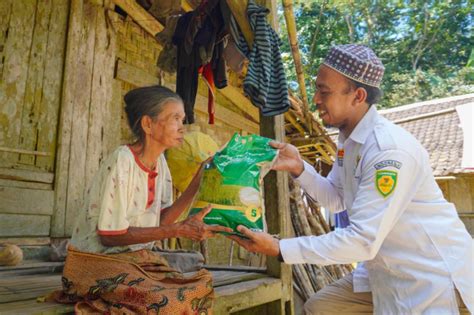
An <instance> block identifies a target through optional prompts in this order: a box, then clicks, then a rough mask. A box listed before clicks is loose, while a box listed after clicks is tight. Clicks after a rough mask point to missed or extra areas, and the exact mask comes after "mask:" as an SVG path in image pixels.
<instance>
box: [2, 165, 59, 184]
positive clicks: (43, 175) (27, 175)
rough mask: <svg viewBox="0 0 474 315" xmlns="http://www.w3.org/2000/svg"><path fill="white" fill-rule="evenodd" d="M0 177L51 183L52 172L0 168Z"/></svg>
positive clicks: (52, 178)
mask: <svg viewBox="0 0 474 315" xmlns="http://www.w3.org/2000/svg"><path fill="white" fill-rule="evenodd" d="M0 178H2V179H11V180H17V181H25V182H37V183H47V184H52V183H53V180H54V173H49V172H44V171H29V170H19V169H12V168H0Z"/></svg>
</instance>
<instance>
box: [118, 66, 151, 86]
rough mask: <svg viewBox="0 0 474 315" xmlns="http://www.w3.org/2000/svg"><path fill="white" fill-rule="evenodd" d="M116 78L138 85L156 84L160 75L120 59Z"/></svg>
mask: <svg viewBox="0 0 474 315" xmlns="http://www.w3.org/2000/svg"><path fill="white" fill-rule="evenodd" d="M116 72H117V73H116V75H115V78H116V79H118V80H122V81H124V82H127V83H130V84H132V85H134V86H136V87H142V86H150V85H156V84H158V83H159V79H158V77H155V76H154V75H152V74H150V73H149V72H148V71H145V70H143V69H140V68H138V67H135V66H133V65H131V64H129V63H126V62H125V61H123V60H121V59H119V60H118V62H117V71H116Z"/></svg>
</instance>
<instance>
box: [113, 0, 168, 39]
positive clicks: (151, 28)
mask: <svg viewBox="0 0 474 315" xmlns="http://www.w3.org/2000/svg"><path fill="white" fill-rule="evenodd" d="M113 2H115V4H116V5H118V6H119V7H120V8H122V9H123V10H124V11H125V12H127V14H128V15H129V16H130V17H131V18H132V19H133V20H134V21H135V22H136V23H137V24H138V25H140V26H141V27H142V28H143V29H144V30H145V31H147V32H148V33H149V34H150V35H152V36H155V35H156V34H157V33H159V32H161V31H162V30H163V25H161V23H160V22H158V21H157V20H156V19H155V18H154V17H153V16H152V15H151V14H150V13H148V12H147V11H146V10H145V9H144V8H142V7H141V6H140V5H139V4H138V3H137V2H136V1H134V0H113Z"/></svg>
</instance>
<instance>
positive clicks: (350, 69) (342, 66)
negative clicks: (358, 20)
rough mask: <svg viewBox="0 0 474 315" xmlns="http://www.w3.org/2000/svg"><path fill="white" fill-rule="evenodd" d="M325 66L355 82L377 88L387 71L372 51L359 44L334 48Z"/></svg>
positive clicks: (327, 57)
mask: <svg viewBox="0 0 474 315" xmlns="http://www.w3.org/2000/svg"><path fill="white" fill-rule="evenodd" d="M323 64H324V65H326V66H328V67H330V68H332V69H334V70H336V71H337V72H339V73H341V74H342V75H344V76H346V77H348V78H350V79H352V80H354V81H357V82H360V83H363V84H367V85H370V86H374V87H377V88H378V87H380V83H382V77H383V73H384V70H385V68H384V66H383V64H382V61H380V59H379V58H378V57H377V56H376V55H375V53H374V52H373V51H372V49H370V48H369V47H367V46H363V45H357V44H347V45H336V46H333V47H332V48H331V49H330V51H329V53H328V55H327V56H326V59H324V62H323Z"/></svg>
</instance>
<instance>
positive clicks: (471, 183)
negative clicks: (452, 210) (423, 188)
mask: <svg viewBox="0 0 474 315" xmlns="http://www.w3.org/2000/svg"><path fill="white" fill-rule="evenodd" d="M437 182H438V185H439V187H440V188H441V190H442V191H443V195H444V197H445V198H446V199H447V200H448V201H449V202H452V203H454V205H455V206H456V210H457V211H458V213H459V217H460V218H461V220H462V221H463V222H464V224H465V225H466V228H467V230H468V231H469V232H470V233H471V235H473V236H474V174H459V175H456V176H453V178H449V179H443V180H437Z"/></svg>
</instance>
